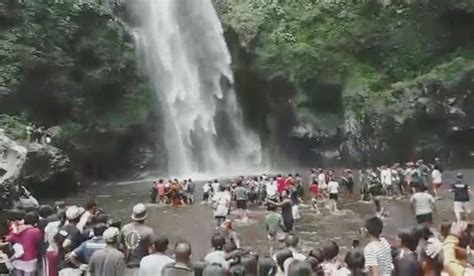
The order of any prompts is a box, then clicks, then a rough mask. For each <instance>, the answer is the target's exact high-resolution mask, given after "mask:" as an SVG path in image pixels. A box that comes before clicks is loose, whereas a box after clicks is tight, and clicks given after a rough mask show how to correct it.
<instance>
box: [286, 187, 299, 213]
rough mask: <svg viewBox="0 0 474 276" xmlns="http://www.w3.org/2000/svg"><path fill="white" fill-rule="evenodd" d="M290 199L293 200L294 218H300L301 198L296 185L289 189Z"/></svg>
mask: <svg viewBox="0 0 474 276" xmlns="http://www.w3.org/2000/svg"><path fill="white" fill-rule="evenodd" d="M288 191H289V193H290V200H291V209H292V212H293V219H295V220H298V219H300V218H301V216H300V199H299V197H298V191H297V189H296V187H291V188H290V189H289V190H288Z"/></svg>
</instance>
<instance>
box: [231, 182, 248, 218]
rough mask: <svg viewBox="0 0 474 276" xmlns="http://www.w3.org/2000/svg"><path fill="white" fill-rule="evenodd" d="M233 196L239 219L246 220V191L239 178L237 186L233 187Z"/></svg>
mask: <svg viewBox="0 0 474 276" xmlns="http://www.w3.org/2000/svg"><path fill="white" fill-rule="evenodd" d="M234 197H235V200H236V202H237V210H238V212H239V217H240V219H241V220H247V201H248V191H247V189H246V188H245V187H244V185H243V184H242V181H240V180H239V181H238V182H237V187H236V188H235V189H234Z"/></svg>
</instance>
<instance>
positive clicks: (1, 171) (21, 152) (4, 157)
mask: <svg viewBox="0 0 474 276" xmlns="http://www.w3.org/2000/svg"><path fill="white" fill-rule="evenodd" d="M26 153H27V150H26V148H25V147H23V146H21V145H18V144H17V143H16V142H15V141H13V140H12V139H10V138H9V137H8V136H6V135H5V133H4V130H3V129H0V209H3V208H8V207H9V206H10V205H11V204H12V203H13V201H12V200H13V199H12V194H13V193H14V191H15V190H16V189H15V184H16V183H17V181H18V179H19V177H20V174H21V170H22V167H23V165H24V163H25V160H26Z"/></svg>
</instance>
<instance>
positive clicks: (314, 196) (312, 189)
mask: <svg viewBox="0 0 474 276" xmlns="http://www.w3.org/2000/svg"><path fill="white" fill-rule="evenodd" d="M309 194H310V195H311V206H312V207H313V210H314V211H315V212H316V214H318V215H319V214H321V211H320V210H319V207H318V199H319V187H318V182H317V181H316V180H313V183H311V185H309Z"/></svg>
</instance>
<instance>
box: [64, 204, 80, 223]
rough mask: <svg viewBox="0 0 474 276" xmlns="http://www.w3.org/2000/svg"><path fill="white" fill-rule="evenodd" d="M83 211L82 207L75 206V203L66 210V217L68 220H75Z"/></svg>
mask: <svg viewBox="0 0 474 276" xmlns="http://www.w3.org/2000/svg"><path fill="white" fill-rule="evenodd" d="M83 213H84V208H82V207H77V206H76V205H73V206H71V207H69V208H67V210H66V218H67V219H68V220H75V219H77V218H79V217H80V216H82V214H83Z"/></svg>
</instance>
